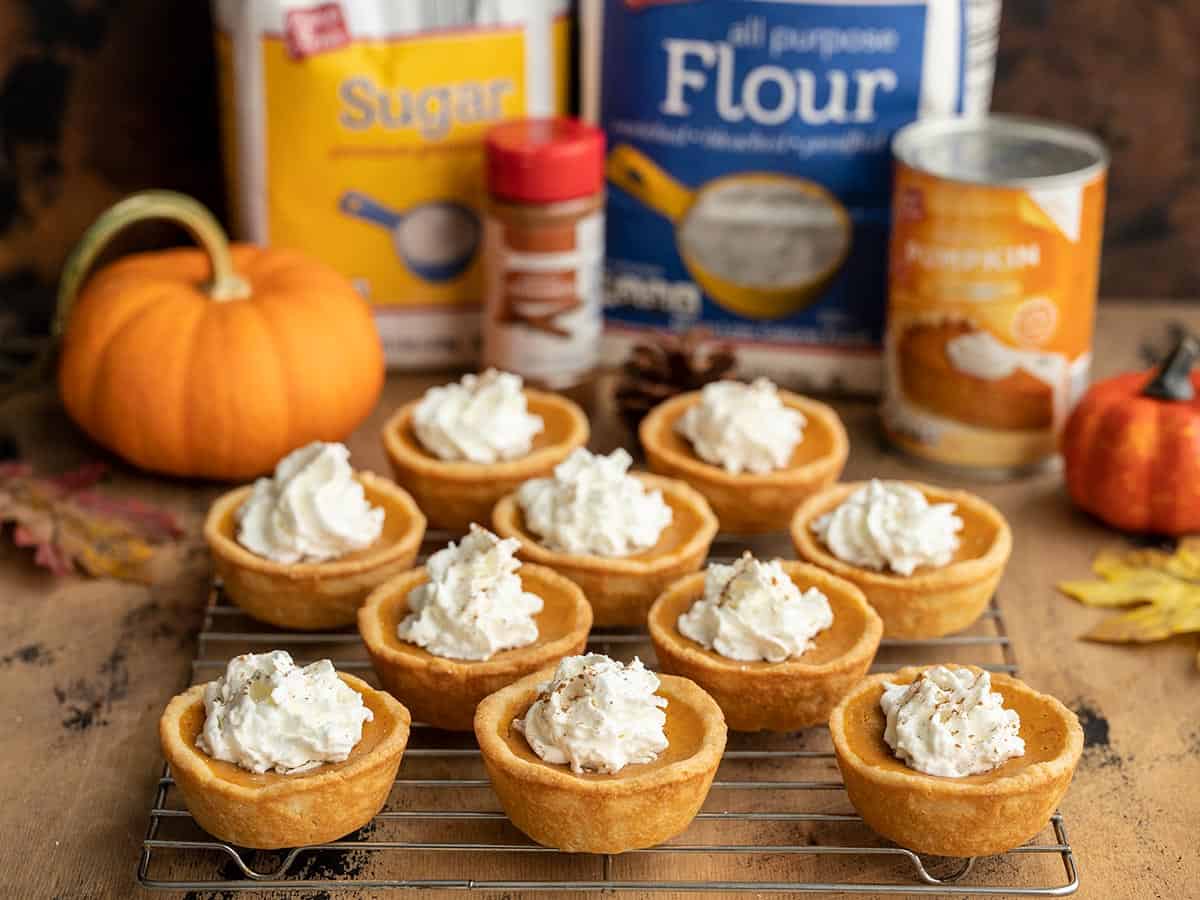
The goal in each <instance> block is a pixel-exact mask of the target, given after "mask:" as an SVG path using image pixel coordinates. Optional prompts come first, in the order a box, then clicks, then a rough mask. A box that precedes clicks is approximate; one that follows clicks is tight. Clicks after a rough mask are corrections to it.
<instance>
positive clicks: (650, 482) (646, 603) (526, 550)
mask: <svg viewBox="0 0 1200 900" xmlns="http://www.w3.org/2000/svg"><path fill="white" fill-rule="evenodd" d="M632 474H633V477H635V478H637V479H639V480H640V481H641V482H642V483H643V484H644V485H646V487H647V488H649V489H652V490H658V491H661V492H662V497H663V502H665V503H666V504H667V505H668V506H670V507H671V522H670V523H669V524H668V525H667V527H666V528H664V529H663V531H662V534H660V535H659V537H658V541H657V542H656V543H655V544H654V546H653V547H649V548H648V549H646V550H642V551H640V552H638V553H633V554H630V555H629V556H620V557H606V556H588V555H584V554H576V553H558V552H556V551H554V550H550V549H548V548H546V547H543V546H542V544H541V543H540V542H539V541H538V538H537V536H536V535H534V534H533V533H532V532H530V531H528V530H527V529H526V527H525V517H524V515H523V514H522V512H521V507H520V505H519V504H518V503H517V498H516V495H515V494H509V495H508V496H507V497H504V498H502V499H501V500H500V502H499V503H497V504H496V508H495V510H494V511H493V512H492V528H493V529H494V530H495V532H496V534H498V535H500V536H501V537H505V538H516V539H517V540H519V541H520V542H521V549H520V550H518V551H517V555H518V556H519V557H520V558H521V559H523V560H526V561H527V562H532V563H538V564H539V565H543V566H549V567H550V568H551V569H554V571H556V572H558V573H559V574H560V575H565V576H566V577H567V578H570V579H571V580H572V581H574V582H575V583H576V584H577V585H579V586H580V587H581V588H583V593H584V596H586V597H587V599H588V603H590V604H591V605H592V615H593V619H594V621H595V624H596V625H599V626H611V625H644V624H645V623H646V613H647V611H649V609H650V604H652V603H653V602H654V600H655V598H657V597H658V595H659V594H660V593H662V592H663V591H664V590H665V589H666V588H667V586H668V585H670V584H671V582H672V581H674V580H675V579H676V578H678V577H679V576H680V575H685V574H687V573H688V572H695V571H696V570H697V569H699V568H700V566H701V565H703V564H704V560H705V557H707V556H708V548H709V545H711V544H712V541H713V538H714V537H716V535H717V517H716V516H714V515H713V513H712V510H711V509H710V508H709V505H708V502H707V501H706V500H705V499H704V497H703V496H702V495H701V494H699V493H698V492H697V491H695V490H693V489H692V488H690V487H688V486H687V485H686V484H684V483H683V482H682V481H676V480H675V479H673V478H663V477H662V476H659V475H649V474H646V473H644V472H634V473H632Z"/></svg>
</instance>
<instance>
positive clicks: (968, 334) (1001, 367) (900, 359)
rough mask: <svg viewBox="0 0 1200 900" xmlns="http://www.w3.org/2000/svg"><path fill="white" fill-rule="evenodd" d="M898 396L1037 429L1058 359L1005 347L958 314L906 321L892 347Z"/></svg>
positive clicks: (1056, 378) (967, 417)
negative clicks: (937, 319)
mask: <svg viewBox="0 0 1200 900" xmlns="http://www.w3.org/2000/svg"><path fill="white" fill-rule="evenodd" d="M896 359H897V362H896V365H897V369H898V372H899V377H900V386H901V388H902V390H903V391H904V395H905V397H907V398H908V400H909V402H910V403H912V404H913V405H914V406H919V407H921V408H923V409H925V410H927V411H929V412H932V413H934V414H935V415H939V416H942V417H944V418H948V419H953V420H955V421H957V422H965V423H967V424H968V425H976V426H978V427H981V428H994V429H1000V430H1005V431H1009V430H1014V431H1026V430H1045V429H1047V428H1049V427H1050V426H1051V425H1052V424H1053V422H1054V417H1055V409H1056V407H1055V391H1056V390H1059V391H1065V390H1066V384H1065V380H1066V366H1065V360H1064V359H1063V358H1062V357H1061V356H1058V355H1057V354H1053V353H1038V352H1036V351H1026V350H1019V349H1017V348H1014V347H1007V346H1005V345H1004V344H1002V343H1000V341H998V340H997V339H996V338H994V337H993V336H992V335H991V333H990V332H988V331H984V330H982V329H979V328H977V327H976V326H975V325H973V324H971V323H970V322H967V321H964V320H961V319H959V320H952V321H940V322H916V323H913V324H910V325H909V326H908V327H907V328H906V329H905V330H904V332H903V333H902V334H901V336H900V338H899V342H898V344H897V346H896Z"/></svg>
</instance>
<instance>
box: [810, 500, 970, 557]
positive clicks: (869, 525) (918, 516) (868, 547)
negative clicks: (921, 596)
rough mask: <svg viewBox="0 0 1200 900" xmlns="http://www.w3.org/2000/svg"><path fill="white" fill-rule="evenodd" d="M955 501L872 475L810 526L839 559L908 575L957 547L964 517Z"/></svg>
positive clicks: (952, 555)
mask: <svg viewBox="0 0 1200 900" xmlns="http://www.w3.org/2000/svg"><path fill="white" fill-rule="evenodd" d="M956 508H957V507H956V506H955V505H954V504H953V503H930V502H929V501H928V500H927V499H926V498H925V495H924V494H922V493H921V492H920V491H919V490H917V489H916V488H915V487H912V486H911V485H907V484H904V483H903V482H901V481H880V480H878V479H876V478H872V479H871V481H870V482H869V483H868V484H865V485H863V486H862V487H860V488H859V489H858V490H856V491H855V492H854V493H852V494H851V495H850V496H849V497H847V498H846V499H845V500H843V501H842V502H841V504H840V505H839V506H838V507H837V508H836V509H834V510H832V511H831V512H828V513H826V514H825V515H823V516H821V517H820V518H818V519H817V520H816V521H814V522H813V523H812V529H813V531H814V532H816V534H817V536H818V537H820V539H821V541H822V542H823V543H824V544H825V546H826V547H828V548H829V551H830V552H831V553H832V554H833V555H834V556H836V557H837V558H838V559H840V560H841V561H842V562H846V563H850V565H852V566H859V567H860V568H864V569H875V570H877V571H883V570H884V569H889V568H890V569H891V570H892V571H893V572H895V573H897V574H899V575H911V574H912V573H913V572H915V571H916V570H917V569H918V568H920V567H921V566H931V567H939V566H944V565H946V564H947V563H949V562H950V560H952V559H953V558H954V552H955V551H956V550H957V549H958V543H959V541H958V532H959V531H961V530H962V527H963V523H962V519H960V518H959V517H958V516H956V515H955V514H954V512H955V509H956Z"/></svg>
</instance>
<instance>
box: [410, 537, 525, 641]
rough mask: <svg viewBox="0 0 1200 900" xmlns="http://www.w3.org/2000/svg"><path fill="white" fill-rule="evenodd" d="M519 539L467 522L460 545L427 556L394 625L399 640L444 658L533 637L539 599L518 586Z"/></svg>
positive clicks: (519, 584) (452, 544) (519, 566)
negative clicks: (423, 578) (423, 574)
mask: <svg viewBox="0 0 1200 900" xmlns="http://www.w3.org/2000/svg"><path fill="white" fill-rule="evenodd" d="M520 546H521V542H520V541H518V540H516V539H515V538H509V539H507V540H501V539H500V538H498V537H497V536H496V535H494V534H492V533H491V532H490V531H488V530H487V529H486V528H480V527H479V526H478V525H474V524H472V525H471V531H470V533H469V534H468V535H467V536H466V537H465V538H463V539H462V540H461V541H460V542H459V543H458V544H455V543H453V542H451V543H450V544H449V545H448V546H446V547H445V548H444V549H442V550H439V551H438V552H437V553H435V554H433V555H432V556H430V557H429V559H428V560H427V561H426V563H425V569H426V571H428V573H429V580H428V581H427V582H425V583H424V584H422V585H420V586H418V587H416V588H414V589H413V590H412V591H411V592H409V595H408V608H409V610H411V612H410V613H409V614H408V615H407V616H405V617H404V619H403V620H401V622H400V624H399V625H398V626H397V627H396V634H397V636H398V637H399V638H400V640H402V641H408V642H409V643H410V644H416V645H418V646H420V647H424V648H425V649H426V650H428V651H429V652H430V653H432V654H433V655H434V656H442V657H446V658H448V659H490V658H491V657H492V656H493V655H494V654H496V653H499V652H500V651H501V650H510V649H512V648H513V647H524V646H527V645H528V644H532V643H533V642H534V641H536V640H537V637H538V628H537V622H536V621H534V618H533V617H534V616H535V615H536V614H537V613H539V612H541V611H542V598H541V597H539V596H537V594H531V593H529V592H528V591H526V590H524V589H523V588H522V587H521V579H520V577H519V576H518V575H517V571H518V570H519V569H520V568H521V563H520V561H519V560H517V558H516V557H515V556H514V554H515V553H516V552H517V548H519V547H520Z"/></svg>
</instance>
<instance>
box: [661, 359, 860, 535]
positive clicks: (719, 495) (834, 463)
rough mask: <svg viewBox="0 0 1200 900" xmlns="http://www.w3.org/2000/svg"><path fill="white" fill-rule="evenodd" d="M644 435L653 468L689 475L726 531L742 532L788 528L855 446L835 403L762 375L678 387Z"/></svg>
mask: <svg viewBox="0 0 1200 900" xmlns="http://www.w3.org/2000/svg"><path fill="white" fill-rule="evenodd" d="M638 434H639V437H640V439H641V442H642V447H643V448H644V449H645V451H646V460H647V462H648V463H649V465H650V468H651V469H652V470H654V471H655V472H658V473H660V474H663V475H669V476H671V477H672V478H679V479H682V480H683V481H686V482H687V483H688V484H690V485H691V486H692V487H694V488H695V489H696V490H698V491H699V492H700V493H701V494H703V495H704V496H705V498H706V499H707V500H708V502H709V503H710V504H711V505H712V508H713V510H714V511H715V512H716V514H717V518H718V519H719V520H720V522H721V530H722V531H727V532H733V533H738V534H754V533H761V532H769V531H783V530H785V529H786V528H787V526H788V522H789V521H790V519H791V515H792V513H793V512H794V511H795V509H796V507H797V506H799V505H800V503H801V501H803V500H804V499H805V498H807V497H808V496H810V495H811V494H812V493H813V492H815V491H817V490H820V489H821V488H823V487H825V486H826V485H828V484H831V483H832V482H834V481H836V480H837V478H838V476H839V475H840V474H841V472H842V467H843V466H845V464H846V456H847V454H848V453H849V449H850V442H849V440H848V438H847V437H846V429H845V427H844V426H843V425H842V421H841V419H839V418H838V415H837V413H836V412H834V411H833V409H832V408H831V407H829V406H827V405H825V404H824V403H820V402H818V401H816V400H811V399H809V398H807V397H802V396H800V395H799V394H793V393H790V392H788V391H780V390H777V389H776V388H775V385H773V384H772V383H771V382H769V381H767V380H766V379H764V378H760V379H758V380H756V381H755V382H754V383H753V384H750V385H746V384H742V383H741V382H736V381H718V382H714V383H712V384H709V385H706V386H705V388H704V389H703V390H702V391H692V392H689V393H685V394H680V395H679V396H677V397H674V398H672V399H670V400H667V401H666V402H664V403H661V404H659V405H658V406H656V407H655V408H654V409H653V410H651V411H650V414H649V415H647V416H646V418H645V419H644V420H643V421H642V424H641V427H640V428H639V430H638Z"/></svg>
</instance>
